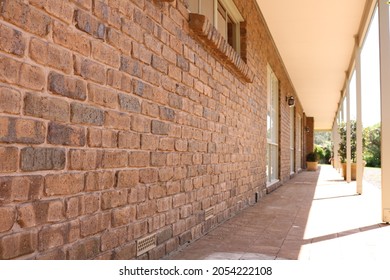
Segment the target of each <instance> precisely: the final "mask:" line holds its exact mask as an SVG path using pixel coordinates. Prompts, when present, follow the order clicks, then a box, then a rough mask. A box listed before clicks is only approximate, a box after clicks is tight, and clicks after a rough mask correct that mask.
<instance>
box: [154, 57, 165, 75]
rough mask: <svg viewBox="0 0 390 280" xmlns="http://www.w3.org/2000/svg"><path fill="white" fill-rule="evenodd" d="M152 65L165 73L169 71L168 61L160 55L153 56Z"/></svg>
mask: <svg viewBox="0 0 390 280" xmlns="http://www.w3.org/2000/svg"><path fill="white" fill-rule="evenodd" d="M152 67H153V68H155V69H156V70H157V71H159V72H161V73H163V74H167V73H168V63H167V62H166V60H164V59H162V58H160V57H159V56H156V55H153V56H152Z"/></svg>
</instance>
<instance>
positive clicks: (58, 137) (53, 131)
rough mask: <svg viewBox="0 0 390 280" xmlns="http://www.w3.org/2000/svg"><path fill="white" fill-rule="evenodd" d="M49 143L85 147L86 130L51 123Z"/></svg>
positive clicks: (48, 136)
mask: <svg viewBox="0 0 390 280" xmlns="http://www.w3.org/2000/svg"><path fill="white" fill-rule="evenodd" d="M47 141H48V142H49V143H50V144H54V145H65V146H84V145H85V129H84V128H83V127H76V126H69V125H63V124H59V123H54V122H50V123H49V127H48V132H47Z"/></svg>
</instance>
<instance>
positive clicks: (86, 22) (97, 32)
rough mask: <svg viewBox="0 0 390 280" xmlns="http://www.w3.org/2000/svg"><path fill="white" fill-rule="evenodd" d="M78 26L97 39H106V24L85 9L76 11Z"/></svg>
mask: <svg viewBox="0 0 390 280" xmlns="http://www.w3.org/2000/svg"><path fill="white" fill-rule="evenodd" d="M75 22H76V27H77V28H78V29H80V30H81V31H84V32H86V33H88V34H90V35H92V36H93V37H95V38H97V39H104V38H105V33H106V26H105V25H104V24H103V23H102V22H100V21H98V20H97V19H96V18H94V17H92V16H91V15H90V14H88V13H87V12H85V11H83V10H76V11H75Z"/></svg>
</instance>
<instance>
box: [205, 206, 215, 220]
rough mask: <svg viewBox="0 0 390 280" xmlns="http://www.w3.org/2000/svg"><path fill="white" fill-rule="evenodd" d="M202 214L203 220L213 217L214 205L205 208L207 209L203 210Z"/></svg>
mask: <svg viewBox="0 0 390 280" xmlns="http://www.w3.org/2000/svg"><path fill="white" fill-rule="evenodd" d="M204 215H205V220H206V221H207V220H208V219H210V218H212V217H214V207H210V208H207V209H206V210H205V211H204Z"/></svg>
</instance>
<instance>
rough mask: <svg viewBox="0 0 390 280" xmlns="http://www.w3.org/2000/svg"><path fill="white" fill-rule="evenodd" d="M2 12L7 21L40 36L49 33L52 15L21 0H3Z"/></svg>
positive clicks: (0, 12)
mask: <svg viewBox="0 0 390 280" xmlns="http://www.w3.org/2000/svg"><path fill="white" fill-rule="evenodd" d="M0 14H1V16H3V17H4V19H6V20H7V21H9V22H11V23H13V24H15V25H17V26H19V27H21V28H23V29H25V30H27V31H28V32H31V33H34V34H36V35H38V36H40V37H44V36H46V35H47V34H48V33H49V25H50V23H51V19H50V17H49V16H47V15H45V14H44V13H42V12H41V11H39V10H37V9H35V8H33V7H32V6H29V5H27V4H24V3H23V2H22V1H20V0H3V1H2V9H1V11H0Z"/></svg>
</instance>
